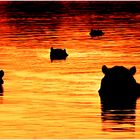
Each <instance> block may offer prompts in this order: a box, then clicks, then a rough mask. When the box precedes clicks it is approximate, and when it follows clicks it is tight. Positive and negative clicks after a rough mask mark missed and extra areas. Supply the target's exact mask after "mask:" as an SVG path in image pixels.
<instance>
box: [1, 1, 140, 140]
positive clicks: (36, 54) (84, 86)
mask: <svg viewBox="0 0 140 140" xmlns="http://www.w3.org/2000/svg"><path fill="white" fill-rule="evenodd" d="M105 3H106V4H105ZM139 6H140V3H139V2H131V3H130V2H124V3H121V2H118V3H117V2H116V3H111V2H109V3H108V2H102V3H97V2H85V3H84V2H76V3H74V2H44V3H43V4H41V2H30V3H29V2H25V3H24V2H21V3H18V2H5V3H4V4H3V3H2V2H1V12H0V19H1V20H0V29H1V34H0V50H1V51H0V66H1V69H3V70H4V71H5V76H4V81H5V83H4V85H3V86H4V96H3V97H1V98H0V103H1V104H0V106H1V107H0V112H1V115H0V124H1V127H0V136H1V138H140V134H139V132H140V115H139V114H140V100H139V99H138V100H137V108H136V110H135V113H132V114H128V117H127V119H126V120H121V119H118V120H116V119H114V118H112V117H111V119H110V118H109V117H107V119H106V120H105V121H104V119H103V118H102V116H101V106H100V98H99V95H98V89H99V88H100V82H101V79H102V77H103V73H102V71H101V67H102V65H104V64H105V65H107V66H108V67H113V66H115V65H123V66H125V67H127V68H130V67H132V66H134V65H135V66H136V68H137V72H136V75H135V78H136V80H137V81H138V82H140V63H139V62H140V57H139V55H140V53H139V52H140V34H139V30H140V15H139V11H138V8H139ZM132 9H135V10H132ZM91 28H96V29H101V30H103V31H104V32H105V35H104V36H102V37H96V38H93V39H92V38H91V37H90V36H89V31H90V29H91ZM51 47H54V48H62V49H64V48H65V49H66V50H67V52H68V54H69V56H68V58H67V60H66V61H63V60H62V61H53V62H51V61H50V58H49V55H50V48H51ZM108 115H109V116H110V113H109V114H108ZM131 116H134V117H132V118H131Z"/></svg>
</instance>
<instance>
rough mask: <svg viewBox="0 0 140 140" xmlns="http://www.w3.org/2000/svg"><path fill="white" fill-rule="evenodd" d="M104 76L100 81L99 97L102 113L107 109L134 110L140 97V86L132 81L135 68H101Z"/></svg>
mask: <svg viewBox="0 0 140 140" xmlns="http://www.w3.org/2000/svg"><path fill="white" fill-rule="evenodd" d="M102 72H103V73H104V74H105V76H104V77H103V79H102V80H101V87H100V89H99V96H100V100H101V105H102V111H104V110H108V109H121V110H122V109H135V107H136V100H137V98H138V97H139V96H140V84H138V83H137V82H136V80H135V79H134V77H133V76H134V74H135V73H136V67H135V66H133V67H131V68H130V69H127V68H125V67H123V66H114V67H112V68H107V67H106V66H105V65H104V66H103V67H102Z"/></svg>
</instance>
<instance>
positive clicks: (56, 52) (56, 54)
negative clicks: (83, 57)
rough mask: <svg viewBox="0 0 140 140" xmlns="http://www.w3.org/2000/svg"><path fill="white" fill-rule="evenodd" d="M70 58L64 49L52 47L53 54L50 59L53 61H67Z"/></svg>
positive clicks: (51, 53)
mask: <svg viewBox="0 0 140 140" xmlns="http://www.w3.org/2000/svg"><path fill="white" fill-rule="evenodd" d="M67 56H68V54H67V52H66V50H65V49H64V50H62V49H54V48H53V47H51V52H50V59H51V60H65V59H66V57H67Z"/></svg>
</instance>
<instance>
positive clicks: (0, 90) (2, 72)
mask: <svg viewBox="0 0 140 140" xmlns="http://www.w3.org/2000/svg"><path fill="white" fill-rule="evenodd" d="M3 76H4V71H3V70H0V96H1V95H3V86H2V84H3V83H4V81H3V79H2V77H3Z"/></svg>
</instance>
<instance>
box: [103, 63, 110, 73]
mask: <svg viewBox="0 0 140 140" xmlns="http://www.w3.org/2000/svg"><path fill="white" fill-rule="evenodd" d="M108 70H109V69H108V68H107V66H106V65H103V66H102V72H103V73H104V74H107V73H108Z"/></svg>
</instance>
